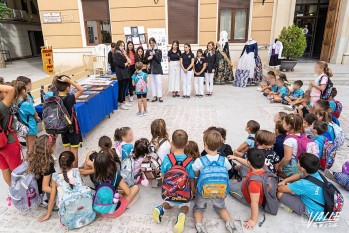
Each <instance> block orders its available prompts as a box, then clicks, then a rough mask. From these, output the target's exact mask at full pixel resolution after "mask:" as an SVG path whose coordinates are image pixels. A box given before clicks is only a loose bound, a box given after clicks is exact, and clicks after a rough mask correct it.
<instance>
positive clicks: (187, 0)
mask: <svg viewBox="0 0 349 233" xmlns="http://www.w3.org/2000/svg"><path fill="white" fill-rule="evenodd" d="M168 37H169V43H172V41H174V40H178V41H179V43H181V44H183V43H190V44H197V43H198V0H175V1H173V0H171V1H168Z"/></svg>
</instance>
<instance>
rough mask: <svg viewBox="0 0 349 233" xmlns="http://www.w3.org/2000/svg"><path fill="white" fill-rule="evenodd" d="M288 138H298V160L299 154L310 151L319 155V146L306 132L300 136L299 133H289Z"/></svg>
mask: <svg viewBox="0 0 349 233" xmlns="http://www.w3.org/2000/svg"><path fill="white" fill-rule="evenodd" d="M288 138H294V139H296V140H297V147H298V148H297V154H296V155H294V156H296V159H297V161H298V156H299V155H300V154H302V153H305V152H306V153H310V154H313V155H316V156H318V155H319V153H320V152H319V146H318V145H317V144H316V143H315V142H314V141H313V140H312V139H310V138H308V137H307V136H306V135H305V134H301V135H300V136H298V135H293V134H292V135H288V136H287V137H286V138H285V140H286V139H288Z"/></svg>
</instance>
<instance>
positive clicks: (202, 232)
mask: <svg viewBox="0 0 349 233" xmlns="http://www.w3.org/2000/svg"><path fill="white" fill-rule="evenodd" d="M195 229H196V232H197V233H208V231H206V229H205V228H204V225H202V223H197V224H196V225H195Z"/></svg>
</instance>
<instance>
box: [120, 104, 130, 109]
mask: <svg viewBox="0 0 349 233" xmlns="http://www.w3.org/2000/svg"><path fill="white" fill-rule="evenodd" d="M120 109H122V110H128V107H126V105H125V104H122V105H121V107H120Z"/></svg>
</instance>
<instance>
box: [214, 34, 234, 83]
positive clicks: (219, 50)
mask: <svg viewBox="0 0 349 233" xmlns="http://www.w3.org/2000/svg"><path fill="white" fill-rule="evenodd" d="M216 66H217V67H216V72H215V77H214V83H215V84H224V83H225V82H232V81H233V77H234V76H233V69H232V62H231V60H230V54H229V41H228V33H227V32H226V31H222V32H221V33H220V40H219V41H218V42H217V47H216Z"/></svg>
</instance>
